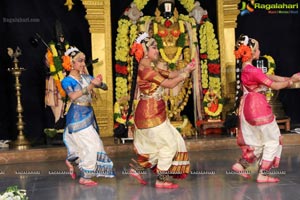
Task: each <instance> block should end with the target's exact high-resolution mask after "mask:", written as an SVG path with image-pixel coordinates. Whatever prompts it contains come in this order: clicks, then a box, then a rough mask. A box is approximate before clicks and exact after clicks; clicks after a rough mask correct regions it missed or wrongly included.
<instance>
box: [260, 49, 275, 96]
mask: <svg viewBox="0 0 300 200" xmlns="http://www.w3.org/2000/svg"><path fill="white" fill-rule="evenodd" d="M263 57H264V58H266V59H267V60H268V71H267V73H266V74H269V75H274V74H275V68H276V64H275V61H274V59H273V57H272V56H270V55H264V56H263ZM273 96H274V93H273V92H272V89H271V88H268V90H267V91H266V98H267V100H268V101H269V100H271V98H272V97H273Z"/></svg>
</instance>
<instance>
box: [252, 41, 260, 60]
mask: <svg viewBox="0 0 300 200" xmlns="http://www.w3.org/2000/svg"><path fill="white" fill-rule="evenodd" d="M259 56H260V50H259V44H258V43H257V48H256V50H255V51H254V54H253V59H254V60H257V59H259Z"/></svg>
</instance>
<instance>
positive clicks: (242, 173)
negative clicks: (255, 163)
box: [231, 162, 251, 179]
mask: <svg viewBox="0 0 300 200" xmlns="http://www.w3.org/2000/svg"><path fill="white" fill-rule="evenodd" d="M231 169H232V170H233V171H235V172H236V173H237V174H238V175H240V176H242V177H244V178H247V179H249V178H251V176H250V175H249V173H248V172H247V171H246V170H245V169H244V167H243V166H242V165H241V164H240V163H238V162H237V163H235V164H234V165H232V167H231Z"/></svg>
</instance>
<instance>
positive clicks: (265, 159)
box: [238, 65, 282, 170]
mask: <svg viewBox="0 0 300 200" xmlns="http://www.w3.org/2000/svg"><path fill="white" fill-rule="evenodd" d="M241 81H242V86H243V92H244V95H243V97H242V99H241V104H240V108H239V113H240V129H239V133H238V144H239V145H240V146H241V148H242V157H243V158H244V159H245V160H247V161H248V162H249V163H252V162H254V161H255V160H259V161H260V165H261V169H263V170H269V169H270V168H272V167H278V166H279V161H280V155H281V151H282V145H281V135H280V130H279V127H278V125H277V123H276V120H275V116H274V114H273V112H272V108H271V106H270V105H269V104H268V102H267V99H266V96H265V95H264V89H265V88H266V87H270V85H271V84H272V82H273V81H272V80H271V79H269V78H268V77H267V76H266V75H265V74H264V73H263V72H262V71H261V70H260V69H258V68H256V67H254V66H252V65H247V66H245V67H244V68H243V70H242V73H241Z"/></svg>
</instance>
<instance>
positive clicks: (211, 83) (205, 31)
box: [199, 20, 221, 94]
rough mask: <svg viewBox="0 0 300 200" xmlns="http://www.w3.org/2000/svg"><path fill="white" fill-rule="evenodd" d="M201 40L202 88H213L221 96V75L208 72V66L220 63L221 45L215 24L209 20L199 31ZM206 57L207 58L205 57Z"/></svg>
mask: <svg viewBox="0 0 300 200" xmlns="http://www.w3.org/2000/svg"><path fill="white" fill-rule="evenodd" d="M199 40H200V57H201V60H200V65H201V76H202V78H201V83H202V88H203V89H204V93H205V90H206V91H207V89H208V88H213V89H214V90H215V91H216V92H217V93H218V94H221V79H220V74H215V75H214V76H212V75H210V74H209V72H208V64H209V63H210V62H211V61H213V62H215V63H216V65H218V63H219V61H218V60H219V58H220V55H219V49H218V48H219V45H218V42H217V39H216V36H215V33H214V29H213V24H212V23H211V22H210V21H209V20H205V21H204V22H203V23H202V24H201V26H200V29H199ZM205 55H206V56H205Z"/></svg>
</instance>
